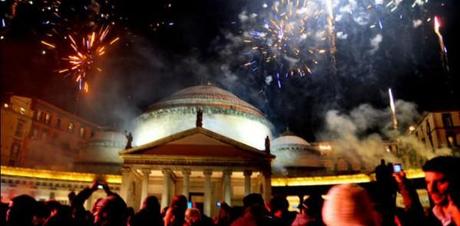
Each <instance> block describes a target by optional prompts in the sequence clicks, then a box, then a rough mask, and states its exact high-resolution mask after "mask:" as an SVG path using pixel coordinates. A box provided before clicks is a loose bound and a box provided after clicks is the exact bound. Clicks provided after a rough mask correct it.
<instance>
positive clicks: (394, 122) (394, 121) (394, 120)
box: [388, 88, 398, 129]
mask: <svg viewBox="0 0 460 226" xmlns="http://www.w3.org/2000/svg"><path fill="white" fill-rule="evenodd" d="M388 96H389V98H390V108H391V116H392V117H391V118H392V125H393V129H398V119H397V118H396V107H395V102H394V99H393V93H392V92H391V88H390V89H388Z"/></svg>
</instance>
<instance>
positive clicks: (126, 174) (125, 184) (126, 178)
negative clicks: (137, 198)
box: [120, 167, 131, 203]
mask: <svg viewBox="0 0 460 226" xmlns="http://www.w3.org/2000/svg"><path fill="white" fill-rule="evenodd" d="M130 173H131V169H130V168H128V167H123V168H121V187H120V196H121V197H122V198H123V200H125V202H126V203H130V201H131V200H130V198H131V197H130V196H129V194H128V193H129V185H130V184H131V180H130Z"/></svg>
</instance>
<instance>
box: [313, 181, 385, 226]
mask: <svg viewBox="0 0 460 226" xmlns="http://www.w3.org/2000/svg"><path fill="white" fill-rule="evenodd" d="M322 215H323V221H324V223H325V224H326V225H328V226H347V225H354V226H380V225H381V218H380V217H379V214H378V213H377V211H376V210H375V209H374V206H373V203H372V201H371V199H370V197H369V194H368V193H367V192H366V190H364V189H363V188H362V187H360V186H358V185H355V184H342V185H335V186H333V187H332V188H331V189H330V190H329V192H328V193H327V197H326V200H325V202H324V206H323V210H322Z"/></svg>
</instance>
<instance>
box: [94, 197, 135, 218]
mask: <svg viewBox="0 0 460 226" xmlns="http://www.w3.org/2000/svg"><path fill="white" fill-rule="evenodd" d="M97 205H98V206H99V207H98V208H96V212H95V213H94V225H95V226H126V225H127V222H128V215H127V206H126V203H125V201H123V199H122V198H121V197H120V196H118V195H117V194H111V195H109V196H107V197H106V198H104V199H102V200H101V201H100V202H98V203H97Z"/></svg>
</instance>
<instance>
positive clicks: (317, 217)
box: [291, 193, 324, 226]
mask: <svg viewBox="0 0 460 226" xmlns="http://www.w3.org/2000/svg"><path fill="white" fill-rule="evenodd" d="M323 203H324V200H323V198H322V197H321V194H320V193H312V194H310V195H309V196H308V198H306V199H304V200H303V201H302V203H301V204H300V205H299V210H300V212H299V213H298V214H297V216H296V218H295V220H294V222H292V224H291V226H323V225H324V223H323V219H322V217H321V210H322V208H323Z"/></svg>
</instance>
